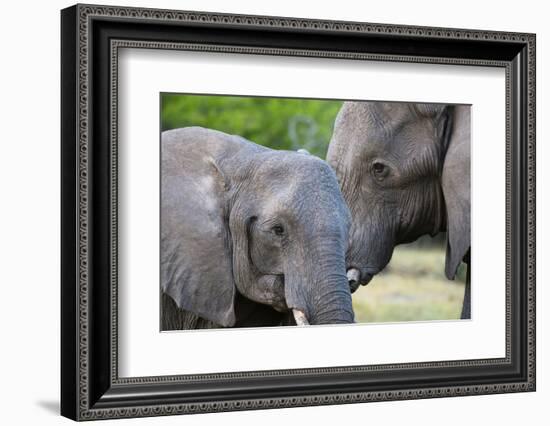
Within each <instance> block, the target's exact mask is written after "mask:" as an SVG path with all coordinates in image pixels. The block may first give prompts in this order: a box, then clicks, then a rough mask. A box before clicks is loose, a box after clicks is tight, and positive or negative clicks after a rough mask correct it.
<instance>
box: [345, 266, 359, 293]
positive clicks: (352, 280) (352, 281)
mask: <svg viewBox="0 0 550 426" xmlns="http://www.w3.org/2000/svg"><path fill="white" fill-rule="evenodd" d="M346 275H347V277H348V284H349V288H350V291H351V292H352V293H354V292H355V291H356V290H357V289H358V288H359V283H360V282H361V271H359V269H357V268H350V269H348V271H347V273H346Z"/></svg>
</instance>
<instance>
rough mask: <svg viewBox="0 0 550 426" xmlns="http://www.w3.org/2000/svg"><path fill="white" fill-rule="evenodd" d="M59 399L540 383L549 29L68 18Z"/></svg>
mask: <svg viewBox="0 0 550 426" xmlns="http://www.w3.org/2000/svg"><path fill="white" fill-rule="evenodd" d="M61 51H62V76H61V79H62V93H61V98H62V123H61V127H62V141H61V148H62V151H61V157H62V171H61V175H62V176H61V177H62V184H61V190H62V218H61V220H62V282H61V287H62V288H61V309H62V310H61V320H62V328H61V335H62V336H61V337H62V359H61V366H62V369H61V370H62V372H61V385H62V386H61V413H62V415H64V416H66V417H69V418H71V419H74V420H92V419H105V418H122V417H141V416H157V415H170V414H188V413H206V412H216V411H230V410H247V409H264V408H278V407H292V406H308V405H321V404H345V403H355V402H369V401H382V400H400V399H416V398H435V397H445V396H463V395H478V394H490V393H504V392H521V391H534V390H535V35H534V34H520V33H504V32H494V31H479V30H464V29H449V28H426V27H412V26H402V25H389V24H370V23H359V22H336V21H320V20H306V19H295V18H281V17H269V16H242V15H226V14H216V13H203V12H187V11H172V10H156V9H138V8H128V7H106V6H95V5H75V6H73V7H70V8H67V9H64V10H62V12H61Z"/></svg>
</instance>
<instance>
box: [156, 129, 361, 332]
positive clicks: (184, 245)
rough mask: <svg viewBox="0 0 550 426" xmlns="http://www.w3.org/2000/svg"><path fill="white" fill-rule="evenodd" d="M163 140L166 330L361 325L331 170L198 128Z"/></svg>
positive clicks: (346, 220)
mask: <svg viewBox="0 0 550 426" xmlns="http://www.w3.org/2000/svg"><path fill="white" fill-rule="evenodd" d="M161 143H162V148H161V161H162V168H161V171H162V172H161V205H162V209H161V291H162V298H163V305H162V311H163V312H162V328H163V329H178V328H208V327H220V326H221V327H243V326H258V325H281V324H282V325H286V324H298V325H304V324H312V325H313V324H339V323H351V322H353V320H354V317H353V309H352V304H351V293H350V289H349V285H348V281H347V278H346V269H345V251H346V244H347V239H348V231H349V226H350V215H349V211H348V209H347V206H346V204H345V202H344V200H343V198H342V195H341V193H340V189H339V187H338V182H337V180H336V176H335V174H334V172H333V171H332V169H331V168H330V167H329V166H328V164H327V163H325V162H324V161H323V160H320V159H318V158H316V157H313V156H309V155H306V154H301V153H296V152H288V151H276V150H271V149H268V148H265V147H262V146H259V145H256V144H254V143H252V142H249V141H247V140H245V139H243V138H241V137H238V136H232V135H227V134H225V133H221V132H218V131H215V130H209V129H204V128H200V127H188V128H183V129H176V130H170V131H166V132H163V133H162V141H161ZM291 313H292V314H291ZM289 317H290V320H289Z"/></svg>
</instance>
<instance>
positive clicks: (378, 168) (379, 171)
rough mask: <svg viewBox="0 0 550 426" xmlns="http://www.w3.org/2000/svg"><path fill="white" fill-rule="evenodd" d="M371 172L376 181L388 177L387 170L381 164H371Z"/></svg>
mask: <svg viewBox="0 0 550 426" xmlns="http://www.w3.org/2000/svg"><path fill="white" fill-rule="evenodd" d="M372 172H373V173H374V176H375V177H376V178H377V179H382V178H384V177H386V176H387V175H388V172H389V169H388V167H387V166H385V165H384V164H382V163H379V162H374V163H373V164H372Z"/></svg>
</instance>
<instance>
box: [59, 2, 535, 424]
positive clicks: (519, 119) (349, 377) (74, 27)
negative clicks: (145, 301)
mask: <svg viewBox="0 0 550 426" xmlns="http://www.w3.org/2000/svg"><path fill="white" fill-rule="evenodd" d="M129 23H135V24H139V27H140V29H138V30H132V31H129V30H127V29H126V28H127V27H125V25H127V24H129ZM170 28H172V29H173V28H179V29H181V30H183V29H185V30H188V33H186V32H185V31H181V32H182V33H183V35H181V36H178V37H179V38H178V37H176V36H175V35H174V33H173V32H171V31H170ZM208 28H217V29H220V30H223V31H226V32H227V34H230V35H231V36H232V37H233V38H234V40H236V41H237V43H236V44H231V42H229V44H221V43H216V42H213V41H212V40H211V39H212V37H209V36H208V35H206V33H205V32H204V30H205V29H208ZM140 31H141V32H140ZM250 31H252V32H254V34H260V35H261V34H264V35H265V38H266V39H267V41H266V40H264V41H263V42H264V45H263V46H258V45H252V44H253V43H251V42H250V39H249V36H248V33H249V32H250ZM145 33H147V34H148V35H149V36H151V34H156V36H155V37H157V38H158V40H156V41H155V40H151V39H144V38H140V35H142V34H145ZM310 33H315V34H317V35H321V36H322V37H325V39H327V40H331V42H332V46H333V47H337V48H336V49H331V48H330V46H329V47H328V48H326V49H324V48H321V47H319V46H313V45H308V43H309V44H311V43H310V42H306V41H302V40H300V36H301V35H304V34H306V35H307V34H310ZM122 36H124V37H122ZM185 37H187V38H188V39H185ZM182 38H183V39H182ZM291 39H292V40H297V42H291V41H290V40H291ZM357 40H361V42H362V43H364V42H365V40H367V41H369V43H366V47H365V50H363V51H361V50H357V49H356V48H355V47H354V46H356V45H354V44H353V43H354V42H355V41H357ZM535 41H536V40H535V35H533V34H520V33H510V32H506V33H504V32H495V31H479V30H464V29H448V28H428V27H411V26H401V25H386V24H369V23H357V22H336V21H324V20H309V19H295V18H280V17H267V16H245V15H228V14H214V13H202V12H183V11H170V10H157V9H138V8H126V7H104V6H92V5H76V6H73V7H71V8H68V9H65V10H63V11H62V81H63V82H64V84H63V89H62V168H63V169H62V179H63V180H62V223H63V229H62V263H63V264H62V399H61V402H62V405H61V412H62V414H63V415H65V416H67V417H69V418H72V419H75V420H91V419H102V418H113V417H140V416H151V415H169V414H183V413H197V412H214V411H229V410H244V409H260V408H277V407H291V406H307V405H325V404H342V403H351V402H365V401H381V400H400V399H415V398H434V397H442V396H459V395H475V394H488V393H504V392H518V391H533V390H534V389H535ZM346 42H349V43H350V47H349V48H346V46H347V45H346ZM390 42H391V43H390ZM399 43H401V44H399ZM265 44H267V45H268V47H266V45H265ZM390 44H392V45H393V47H389V45H390ZM417 45H418V48H417V49H416V53H415V54H414V55H411V54H404V53H403V52H402V51H400V50H399V49H400V47H401V48H402V47H403V46H407V47H408V48H410V47H411V46H417ZM442 46H444V47H445V49H446V50H448V51H449V52H450V54H449V55H448V56H445V55H443V54H442V53H441V52H442ZM449 46H450V48H449ZM122 47H133V48H149V49H151V48H154V49H177V50H197V51H209V52H212V51H215V52H228V53H239V54H262V55H284V56H289V55H292V56H310V57H324V58H339V59H355V60H370V61H381V60H383V61H396V62H417V63H422V62H423V63H438V64H441V63H443V64H455V65H466V66H467V65H480V66H491V67H503V68H505V70H506V125H507V128H506V139H507V140H506V200H507V201H506V202H507V211H506V244H507V247H506V357H505V358H502V359H501V358H498V359H482V360H465V361H449V362H431V363H413V364H388V365H376V366H361V367H327V368H316V369H300V370H274V371H258V372H242V373H221V374H206V375H191V376H160V377H140V378H125V379H121V378H119V377H118V367H117V344H118V343H117V342H118V330H117V256H118V252H117V229H118V223H117V200H118V198H117V197H118V194H117V192H118V189H117V155H118V152H117V125H116V123H117V105H118V103H117V102H118V98H117V90H118V79H117V77H118V75H117V70H118V49H119V48H122ZM449 49H450V50H449ZM407 51H408V50H407ZM437 53H439V55H438V54H437ZM100 118H101V119H103V120H101V119H100ZM105 122H107V124H105ZM90 158H94V162H93V164H94V166H93V168H92V167H91V164H92V162H91V161H90ZM105 172H106V173H105ZM105 176H107V177H108V178H106V177H105ZM513 257H514V260H512V258H513ZM515 258H517V261H516V260H515ZM92 301H93V303H92ZM98 305H99V306H102V307H103V308H98ZM106 308H108V309H106ZM483 368H484V369H485V370H486V371H489V370H490V371H491V372H492V373H491V374H489V375H488V377H480V376H479V374H480V373H478V371H481V370H479V369H483ZM493 370H495V371H497V370H499V374H500V376H499V375H498V374H496V373H494V372H493ZM500 370H502V371H500ZM411 371H415V372H416V373H418V372H420V371H421V372H426V377H427V378H428V377H429V378H431V379H430V380H431V382H430V380H428V382H429V383H432V385H426V386H422V387H420V386H413V387H411V386H410V383H408V384H409V386H407V385H404V383H407V381H406V377H407V372H411ZM453 371H461V372H463V374H462V375H461V376H460V375H459V377H460V378H461V379H462V380H463V381H464V380H465V379H464V378H465V377H469V375H472V374H474V373H475V374H474V376H475V377H476V378H470V379H469V380H470V382H471V383H470V384H466V385H457V384H453V380H454V381H455V383H456V382H458V380H457V378H456V377H455V376H456V374H458V373H456V374H455V373H453V374H450V373H452V372H453ZM380 373H384V374H385V375H386V376H391V377H390V380H389V381H388V382H387V383H384V385H383V386H381V385H380V384H377V382H376V380H377V377H378V378H379V377H380ZM449 374H450V375H449ZM298 377H300V379H301V380H306V381H311V382H312V383H311V386H309V387H308V386H305V388H306V389H302V388H303V387H304V386H302V387H301V388H300V387H297V386H296V383H294V384H293V383H292V381H293V380H294V382H296V378H298ZM503 377H509V378H508V379H506V380H504V379H503ZM232 379H239V380H240V381H243V383H245V382H246V383H245V384H243V388H242V389H241V390H239V391H238V392H236V393H234V394H231V395H229V394H224V389H223V385H224V383H227V381H228V380H232ZM336 379H337V380H338V383H339V387H338V390H337V391H334V390H331V391H329V389H334V388H335V385H334V380H336ZM331 381H332V385H331ZM466 382H468V380H466ZM190 387H192V388H193V389H194V390H195V391H194V393H193V392H191V393H190V391H189V389H190ZM260 388H261V389H263V390H264V393H265V392H266V391H265V390H266V388H267V389H269V392H271V393H270V396H268V397H257V393H256V394H255V392H257V389H260ZM168 389H169V390H170V395H171V396H168V394H167V393H166V391H167V390H168ZM174 390H176V391H177V392H175V393H174ZM180 391H181V392H180ZM178 392H179V393H178ZM173 395H176V396H175V397H174V396H173Z"/></svg>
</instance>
